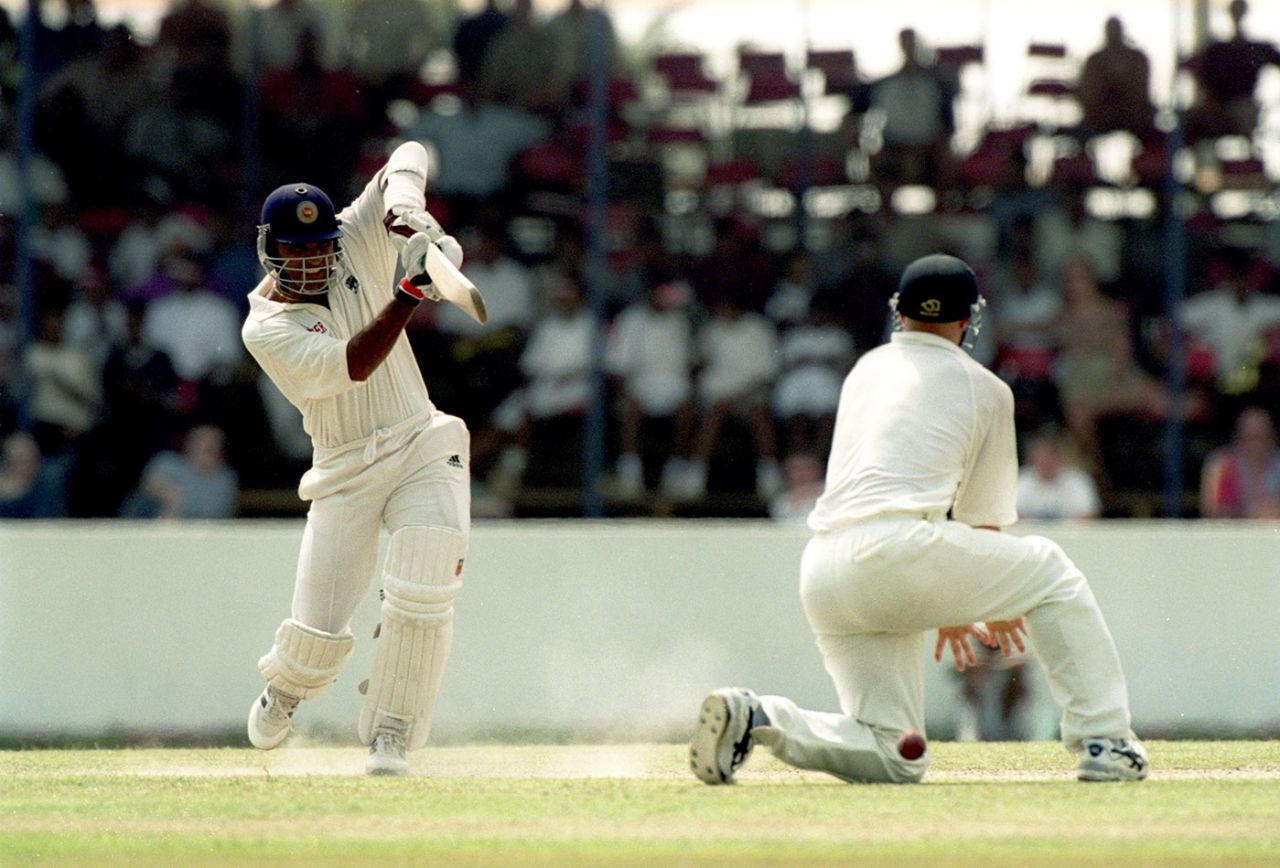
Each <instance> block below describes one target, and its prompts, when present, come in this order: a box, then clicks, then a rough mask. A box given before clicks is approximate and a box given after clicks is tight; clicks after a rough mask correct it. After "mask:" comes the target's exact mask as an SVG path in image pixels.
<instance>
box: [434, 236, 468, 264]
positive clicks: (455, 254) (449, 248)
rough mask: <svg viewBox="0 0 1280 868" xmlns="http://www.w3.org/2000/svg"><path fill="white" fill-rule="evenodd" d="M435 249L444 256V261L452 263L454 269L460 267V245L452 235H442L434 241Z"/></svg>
mask: <svg viewBox="0 0 1280 868" xmlns="http://www.w3.org/2000/svg"><path fill="white" fill-rule="evenodd" d="M436 247H439V248H440V252H441V253H443V254H444V256H445V259H448V260H449V261H450V262H452V263H453V267H454V268H461V267H462V245H461V244H459V243H458V239H456V238H454V237H453V236H452V235H444V236H442V237H440V238H438V239H436Z"/></svg>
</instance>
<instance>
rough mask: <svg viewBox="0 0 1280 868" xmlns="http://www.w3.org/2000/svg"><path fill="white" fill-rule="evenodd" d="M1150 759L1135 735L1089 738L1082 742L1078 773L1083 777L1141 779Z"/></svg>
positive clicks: (1093, 778)
mask: <svg viewBox="0 0 1280 868" xmlns="http://www.w3.org/2000/svg"><path fill="white" fill-rule="evenodd" d="M1150 766H1151V763H1150V761H1149V760H1148V759H1147V749H1146V748H1145V747H1143V746H1142V742H1140V741H1138V740H1137V739H1136V738H1086V739H1084V740H1083V741H1082V742H1081V743H1080V765H1079V766H1078V767H1077V771H1076V777H1077V778H1078V779H1079V780H1082V781H1140V780H1143V779H1145V778H1146V776H1147V770H1148V769H1149V768H1150Z"/></svg>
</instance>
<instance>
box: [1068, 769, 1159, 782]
mask: <svg viewBox="0 0 1280 868" xmlns="http://www.w3.org/2000/svg"><path fill="white" fill-rule="evenodd" d="M1146 779H1147V776H1146V775H1145V774H1144V775H1142V776H1141V777H1134V776H1132V775H1125V774H1121V773H1120V772H1118V771H1114V770H1112V769H1106V770H1104V769H1079V770H1078V771H1077V772H1076V780H1078V781H1084V782H1085V783H1088V784H1115V783H1125V782H1134V783H1136V782H1138V781H1144V780H1146Z"/></svg>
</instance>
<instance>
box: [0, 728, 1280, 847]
mask: <svg viewBox="0 0 1280 868" xmlns="http://www.w3.org/2000/svg"><path fill="white" fill-rule="evenodd" d="M1148 748H1149V750H1150V752H1151V757H1152V763H1153V767H1154V769H1155V771H1154V772H1153V773H1152V777H1151V779H1150V780H1148V781H1146V782H1145V783H1141V784H1078V783H1076V782H1075V781H1074V778H1073V771H1074V763H1073V760H1072V757H1070V756H1068V755H1067V754H1066V753H1065V752H1064V751H1063V750H1062V749H1061V748H1060V747H1059V746H1057V745H1055V744H1048V743H1031V744H981V745H958V744H949V743H936V744H934V745H931V747H930V750H931V752H932V754H933V760H932V766H931V769H930V772H929V775H928V777H926V779H925V781H926V782H925V783H924V784H921V785H918V786H892V785H848V784H843V783H840V782H837V781H835V780H833V779H830V778H826V777H824V776H821V775H815V774H809V773H803V772H797V771H794V770H792V769H789V768H786V767H784V766H782V765H780V764H779V763H777V762H776V761H774V760H773V759H772V758H770V757H768V756H767V755H765V754H763V753H761V752H757V753H756V755H755V756H753V758H752V761H751V763H750V765H749V766H748V767H747V768H746V769H745V770H744V771H743V772H742V773H741V774H740V777H741V783H740V785H738V786H736V787H706V786H703V785H702V784H700V783H698V782H697V781H696V780H694V779H693V777H692V776H691V775H689V774H688V773H687V772H686V763H687V757H686V751H685V748H684V747H683V746H679V745H621V746H508V745H501V746H499V745H479V746H464V747H448V748H440V749H434V750H431V749H429V750H426V751H423V752H421V753H419V754H417V755H416V756H415V762H416V767H417V768H418V769H419V772H418V774H417V775H415V776H411V777H408V778H367V777H364V776H363V775H362V774H361V772H362V771H363V761H364V757H363V754H362V752H361V751H360V749H359V748H354V747H353V748H318V747H304V746H299V745H290V746H286V747H284V748H281V749H280V750H278V751H274V752H272V753H266V754H264V753H258V752H256V751H248V750H235V749H220V750H101V751H94V750H81V751H21V752H0V865H4V866H10V865H31V864H54V865H102V864H126V863H127V864H153V865H154V864H167V865H172V866H185V865H211V864H235V865H244V864H273V865H282V864H283V865H290V864H306V865H339V864H341V865H352V864H376V865H379V866H384V865H493V864H517V865H617V864H648V865H667V864H675V865H682V864H707V863H733V864H735V865H744V864H745V865H764V864H776V865H794V864H802V863H807V864H821V865H832V864H848V863H858V864H868V863H869V864H895V865H896V864H920V865H924V864H943V863H945V864H948V865H951V864H957V863H958V864H974V865H976V864H983V865H990V864H993V863H994V864H1018V865H1032V864H1034V865H1043V864H1054V865H1081V864H1086V865H1115V864H1126V865H1129V864H1139V865H1141V864H1149V865H1157V864H1159V865H1164V864H1169V863H1178V864H1197V865H1198V864H1222V865H1226V864H1230V865H1242V864H1280V742H1277V741H1265V742H1256V741H1254V742H1249V741H1236V742H1151V743H1148Z"/></svg>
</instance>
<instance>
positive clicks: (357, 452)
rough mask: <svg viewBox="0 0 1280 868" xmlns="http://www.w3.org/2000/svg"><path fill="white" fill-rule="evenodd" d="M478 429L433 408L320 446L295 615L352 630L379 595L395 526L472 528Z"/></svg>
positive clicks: (304, 491)
mask: <svg viewBox="0 0 1280 868" xmlns="http://www.w3.org/2000/svg"><path fill="white" fill-rule="evenodd" d="M470 448H471V447H470V435H469V434H468V433H467V427H466V425H465V424H464V423H463V421H462V420H461V419H459V418H457V417H455V416H449V415H447V414H445V413H439V412H437V413H435V414H434V415H433V416H431V417H430V420H429V421H428V420H427V418H426V414H423V416H422V417H420V418H416V419H410V420H407V421H406V422H403V423H401V424H400V425H398V426H396V427H393V428H390V429H386V430H382V431H379V432H378V433H377V434H376V435H375V436H374V437H373V438H371V440H370V441H368V442H360V443H356V444H349V445H348V446H345V447H340V448H338V449H331V450H323V449H318V450H316V454H315V460H314V463H313V465H312V468H311V469H310V470H309V471H307V473H306V475H305V476H304V477H303V479H302V484H301V485H300V486H299V489H298V491H299V494H300V495H301V496H302V497H303V498H304V499H306V500H310V501H311V509H310V510H309V511H308V513H307V526H306V529H305V530H304V531H303V534H302V550H301V552H300V553H299V555H298V572H297V578H296V581H295V584H294V592H293V617H294V618H296V619H297V620H299V621H301V622H302V623H304V624H306V625H307V626H308V627H314V628H315V629H317V630H324V631H325V632H327V633H333V634H339V633H343V632H345V631H346V630H347V628H348V626H349V625H350V623H351V618H352V616H353V615H354V614H355V611H356V608H357V607H358V606H359V605H360V601H361V600H363V599H364V597H365V595H366V594H368V593H369V589H370V587H371V586H372V584H373V581H374V578H375V575H376V572H375V571H376V569H377V563H378V536H379V532H380V530H381V529H382V528H383V527H385V528H386V529H387V531H388V532H391V533H394V532H395V531H397V530H399V529H400V528H402V527H410V526H430V527H440V528H446V529H450V530H456V531H459V532H460V533H462V534H463V536H464V537H466V536H467V535H469V533H470V530H471V483H470V477H469V474H468V470H467V468H469V467H470V466H471V458H470Z"/></svg>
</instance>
